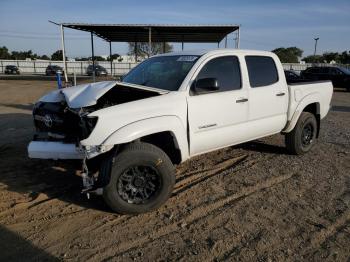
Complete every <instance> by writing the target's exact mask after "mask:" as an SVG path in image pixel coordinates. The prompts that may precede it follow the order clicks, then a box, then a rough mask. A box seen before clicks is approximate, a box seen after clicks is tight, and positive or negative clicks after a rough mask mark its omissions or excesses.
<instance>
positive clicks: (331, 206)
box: [0, 80, 350, 261]
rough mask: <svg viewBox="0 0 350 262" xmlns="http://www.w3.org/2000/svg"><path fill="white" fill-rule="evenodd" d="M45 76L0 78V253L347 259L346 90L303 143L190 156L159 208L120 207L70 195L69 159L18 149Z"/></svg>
mask: <svg viewBox="0 0 350 262" xmlns="http://www.w3.org/2000/svg"><path fill="white" fill-rule="evenodd" d="M55 86H56V85H55V83H54V82H45V81H15V80H13V81H11V80H8V81H4V80H2V81H0V250H1V252H0V260H2V261H23V260H24V261H44V260H47V261H56V260H57V261H60V260H64V261H77V260H79V261H86V260H88V261H134V260H135V261H159V260H162V261H168V260H171V261H172V260H180V261H197V260H199V261H222V260H233V261H349V257H350V93H346V92H343V91H342V90H338V91H337V92H335V93H334V96H333V101H332V104H333V108H332V110H331V112H330V113H329V115H328V116H327V117H326V119H325V120H324V121H323V123H322V131H321V135H320V138H319V141H318V144H317V146H316V147H315V148H314V149H313V151H312V152H311V153H309V154H306V155H304V156H291V155H288V154H287V152H286V150H285V148H284V143H283V137H282V136H281V135H276V136H271V137H268V138H265V139H261V140H257V141H254V142H250V143H246V144H244V145H240V146H235V147H230V148H226V149H223V150H219V151H215V152H212V153H209V154H206V155H204V156H201V157H196V158H195V159H193V160H191V161H188V162H186V163H184V164H182V165H181V166H179V167H178V168H177V184H176V189H175V192H174V194H173V196H172V197H171V199H169V201H168V202H167V203H166V204H165V205H164V206H163V207H161V208H160V209H159V210H157V211H154V212H151V213H147V214H143V215H138V216H126V215H118V214H114V213H112V212H111V211H110V210H109V209H108V207H107V206H106V205H105V204H104V203H103V201H102V199H101V198H100V197H97V196H95V197H93V198H92V199H90V200H87V199H86V197H85V196H84V195H81V194H80V189H81V180H80V178H79V177H78V176H77V171H76V170H77V169H78V168H79V165H78V164H77V163H74V162H54V161H42V160H30V159H28V158H27V154H26V146H27V144H28V142H29V141H30V140H31V137H32V135H33V131H34V130H33V124H32V117H31V108H32V104H33V102H34V101H36V100H37V99H38V98H39V97H40V96H41V95H42V94H44V93H45V92H47V91H48V90H51V89H54V88H55Z"/></svg>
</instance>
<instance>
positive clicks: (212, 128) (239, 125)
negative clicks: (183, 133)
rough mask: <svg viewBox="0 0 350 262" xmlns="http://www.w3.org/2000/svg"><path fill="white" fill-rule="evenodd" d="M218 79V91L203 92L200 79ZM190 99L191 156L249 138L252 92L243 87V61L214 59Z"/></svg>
mask: <svg viewBox="0 0 350 262" xmlns="http://www.w3.org/2000/svg"><path fill="white" fill-rule="evenodd" d="M208 78H209V79H210V78H215V79H216V80H217V83H218V87H219V88H218V90H200V89H197V88H196V86H195V83H196V81H197V82H198V80H200V79H208ZM196 81H195V82H194V85H193V86H192V88H191V92H190V94H191V95H190V96H189V97H188V101H187V102H188V118H189V140H190V154H191V156H193V155H197V154H201V153H205V152H208V151H212V150H214V149H217V148H222V147H226V146H229V145H232V144H235V143H238V142H240V141H242V139H244V138H245V137H246V136H247V130H245V128H244V123H245V122H246V121H247V119H248V90H247V88H246V86H244V85H243V84H242V82H243V81H242V77H241V69H240V63H239V59H238V57H236V56H220V57H215V58H212V59H210V60H209V61H207V62H206V64H205V65H204V66H203V67H202V69H201V70H200V72H199V73H198V75H197V77H196Z"/></svg>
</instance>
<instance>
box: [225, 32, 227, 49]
mask: <svg viewBox="0 0 350 262" xmlns="http://www.w3.org/2000/svg"><path fill="white" fill-rule="evenodd" d="M225 48H227V35H226V37H225Z"/></svg>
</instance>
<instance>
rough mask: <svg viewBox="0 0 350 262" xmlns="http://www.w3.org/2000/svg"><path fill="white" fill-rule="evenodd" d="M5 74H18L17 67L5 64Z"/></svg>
mask: <svg viewBox="0 0 350 262" xmlns="http://www.w3.org/2000/svg"><path fill="white" fill-rule="evenodd" d="M5 74H8V75H19V69H18V67H17V66H15V65H7V66H6V67H5Z"/></svg>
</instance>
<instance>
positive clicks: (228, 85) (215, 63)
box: [197, 56, 241, 92]
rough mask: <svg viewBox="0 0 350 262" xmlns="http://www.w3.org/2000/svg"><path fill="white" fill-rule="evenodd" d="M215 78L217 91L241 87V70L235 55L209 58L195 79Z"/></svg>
mask: <svg viewBox="0 0 350 262" xmlns="http://www.w3.org/2000/svg"><path fill="white" fill-rule="evenodd" d="M202 78H216V79H217V80H218V83H219V87H220V88H219V90H218V91H219V92H224V91H231V90H237V89H240V88H241V70H240V67H239V61H238V58H237V57H236V56H223V57H217V58H214V59H212V60H210V61H209V62H208V63H207V64H206V65H205V66H204V67H203V68H202V70H201V71H200V72H199V74H198V76H197V79H202Z"/></svg>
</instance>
